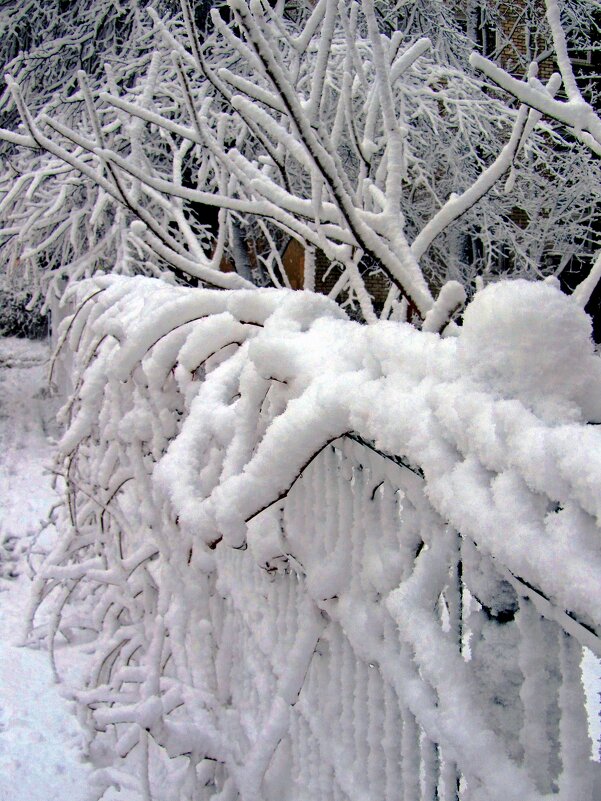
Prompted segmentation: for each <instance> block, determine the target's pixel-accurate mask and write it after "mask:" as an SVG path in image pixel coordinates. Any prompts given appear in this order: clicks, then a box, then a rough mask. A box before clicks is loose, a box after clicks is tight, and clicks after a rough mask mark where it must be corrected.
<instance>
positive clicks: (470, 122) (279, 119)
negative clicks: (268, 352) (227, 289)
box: [0, 0, 599, 322]
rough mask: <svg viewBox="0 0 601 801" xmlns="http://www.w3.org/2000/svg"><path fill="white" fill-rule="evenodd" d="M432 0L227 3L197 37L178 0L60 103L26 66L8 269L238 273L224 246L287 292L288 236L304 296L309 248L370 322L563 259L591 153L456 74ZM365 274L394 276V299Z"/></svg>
mask: <svg viewBox="0 0 601 801" xmlns="http://www.w3.org/2000/svg"><path fill="white" fill-rule="evenodd" d="M431 5H432V4H429V3H427V2H425V0H420V2H416V3H410V4H407V3H399V4H394V3H393V4H381V3H380V4H375V6H374V4H373V3H371V2H367V1H366V2H352V3H350V4H349V5H348V6H343V5H340V6H339V5H337V4H333V3H326V2H325V1H324V2H320V3H317V4H316V5H315V6H314V7H313V6H311V5H310V4H307V5H305V4H296V3H295V4H286V3H278V4H276V6H275V7H274V8H271V6H270V5H269V4H267V3H252V4H250V5H248V4H246V3H237V2H232V3H230V5H229V10H228V13H227V14H225V13H223V14H222V13H221V12H219V13H218V12H217V11H215V12H214V13H213V17H212V19H213V28H212V30H211V31H210V32H209V33H208V34H207V35H206V37H205V38H204V40H203V41H202V42H200V41H199V39H198V35H197V33H196V32H195V30H194V26H193V23H192V16H193V11H192V9H191V8H190V7H189V6H188V3H187V2H186V3H184V7H183V9H184V14H183V19H182V18H181V17H178V16H169V15H167V14H165V13H162V14H159V13H157V12H156V10H155V11H152V14H151V17H148V16H147V15H146V14H145V12H143V11H142V10H140V11H136V12H135V13H133V12H132V14H133V17H132V19H133V20H134V21H133V22H132V23H131V24H134V23H135V26H136V28H135V30H136V35H135V36H134V37H133V40H134V42H135V46H134V45H132V47H133V51H132V53H131V54H128V56H127V58H125V59H119V58H113V59H112V60H111V58H108V61H109V63H110V64H112V66H111V67H110V69H109V71H108V74H107V76H106V78H105V77H104V76H102V75H100V73H98V72H91V74H90V75H88V76H84V75H83V74H81V73H79V77H76V80H77V81H78V89H77V90H76V91H75V92H74V93H73V94H72V95H71V96H70V97H69V102H68V103H67V104H66V105H65V107H64V108H65V111H64V112H63V111H62V110H61V109H62V106H60V107H58V108H57V107H55V106H52V105H50V106H47V107H45V110H44V111H42V113H40V114H37V116H36V113H35V112H36V111H37V109H36V107H35V104H34V105H33V106H32V108H31V109H29V107H28V95H27V91H24V89H23V88H20V87H19V85H18V84H19V81H20V79H19V75H18V74H16V73H15V75H14V76H13V77H12V78H9V79H8V81H9V88H10V91H11V93H12V94H11V97H12V102H13V103H15V104H16V106H17V107H18V108H19V109H20V114H21V117H22V120H23V125H22V127H21V128H20V129H19V132H11V131H5V132H4V133H2V134H0V136H2V137H4V138H5V139H6V140H7V141H8V142H9V143H13V144H14V145H16V146H17V148H18V153H17V154H15V155H14V156H13V157H11V161H12V163H13V171H12V172H11V170H10V169H9V170H8V172H6V173H5V175H4V180H3V182H2V187H3V190H4V197H3V200H2V207H1V210H2V214H3V216H4V220H5V222H4V227H3V231H2V234H3V236H4V238H5V247H4V250H5V253H6V258H7V260H8V261H13V262H15V263H16V262H17V260H18V261H19V263H23V264H24V263H25V262H28V261H29V262H31V263H32V264H33V265H35V266H37V269H39V270H41V271H42V272H43V273H44V275H45V282H46V283H50V282H51V281H52V279H53V278H58V279H60V280H62V276H63V275H68V276H70V277H75V278H77V277H81V276H82V275H90V274H92V273H93V272H94V270H95V269H97V268H101V269H105V270H106V269H109V270H115V271H117V272H124V273H131V272H147V273H150V274H154V275H156V274H158V273H159V272H160V271H161V270H164V269H165V268H168V269H170V270H172V271H173V272H175V274H176V275H179V276H180V277H185V278H187V280H189V281H192V282H197V281H200V282H202V283H204V284H205V285H218V286H225V285H228V286H231V285H233V284H232V281H234V277H233V276H229V278H228V280H227V281H226V280H225V279H224V278H223V274H222V273H221V272H220V269H219V268H220V267H221V266H223V264H224V257H225V258H227V259H229V260H230V261H231V262H232V263H233V264H234V265H235V266H236V268H237V270H238V272H239V274H240V277H241V278H243V279H245V280H248V279H251V280H253V281H254V282H255V283H256V282H258V283H260V284H264V283H265V282H271V283H272V284H273V285H275V286H279V285H282V286H285V285H287V282H288V276H287V275H286V274H285V271H284V270H283V267H282V252H283V250H284V247H285V246H286V244H287V243H288V242H289V240H290V238H291V237H292V238H294V239H296V240H297V241H298V242H299V243H300V244H301V245H302V247H303V248H304V250H305V252H306V254H307V255H306V261H307V269H306V270H305V278H306V287H307V288H314V274H313V271H312V269H311V264H312V263H313V261H314V251H315V250H316V249H318V250H320V251H323V252H324V253H325V255H326V257H327V259H328V260H329V261H330V262H331V263H339V264H340V265H341V266H342V273H341V276H340V279H339V280H338V281H337V282H336V285H335V287H334V288H333V289H332V291H331V294H332V296H333V297H343V298H346V300H347V302H349V303H350V304H351V305H353V304H354V305H356V306H358V307H360V311H361V315H362V318H363V319H364V320H366V321H368V322H372V321H374V320H375V319H376V318H377V317H378V316H382V317H383V318H385V319H386V318H387V317H388V316H389V315H390V314H391V313H392V312H393V310H394V309H395V308H397V305H398V304H397V301H398V300H399V295H404V296H405V297H406V299H407V300H408V301H409V312H410V315H411V314H416V316H417V317H421V318H423V317H424V316H425V315H426V314H427V312H428V311H429V309H430V306H431V304H432V302H433V296H436V294H437V293H438V291H439V290H440V288H441V286H442V285H444V283H445V282H446V281H448V280H449V279H451V280H458V281H459V282H460V283H461V284H462V285H463V286H464V289H465V290H466V291H467V292H468V293H469V292H470V291H471V288H472V284H473V281H474V277H475V275H476V274H477V273H484V274H485V275H487V276H490V275H494V274H495V272H497V271H499V270H509V269H511V270H512V271H514V272H515V274H525V275H528V276H530V277H533V276H538V275H539V274H540V273H541V272H544V271H549V270H551V271H557V270H561V269H562V268H563V267H564V266H565V264H566V262H567V261H569V259H570V257H571V255H574V254H575V253H579V254H580V255H582V251H586V250H587V249H588V248H589V245H590V242H591V239H592V238H593V236H594V235H593V233H592V231H593V229H594V218H595V210H594V209H595V207H596V201H597V197H598V185H599V166H598V163H597V161H596V160H595V159H594V158H593V157H591V156H590V155H589V154H588V153H587V152H586V149H584V148H580V147H579V146H574V143H573V142H572V141H571V140H570V139H569V138H566V137H565V136H564V135H563V133H562V128H561V126H556V127H552V126H550V125H549V124H548V123H546V122H543V121H542V120H541V118H540V115H538V114H537V113H535V112H531V113H528V110H527V106H526V105H523V106H521V107H520V109H519V110H515V109H511V108H509V107H507V106H506V105H505V104H504V103H502V102H501V101H500V100H498V99H496V98H495V97H493V95H492V93H491V92H490V91H485V90H484V89H485V87H484V86H483V84H482V83H481V82H480V81H478V80H477V79H476V77H475V75H474V74H473V73H470V72H468V71H466V67H467V65H466V64H465V63H464V65H463V67H462V66H460V63H459V55H460V54H461V53H463V54H464V55H465V56H466V54H467V51H468V49H469V39H468V38H466V37H463V38H462V34H461V31H460V28H459V27H458V25H457V24H455V25H454V27H452V36H451V37H450V39H449V41H452V46H451V47H449V48H446V49H445V48H444V47H443V46H442V44H441V41H443V40H444V32H442V33H441V31H440V29H439V28H438V27H437V26H435V25H434V26H433V25H432V23H431V22H430V24H429V25H430V27H429V28H428V29H427V30H422V31H421V32H422V34H423V33H426V34H428V33H430V32H431V33H432V43H430V41H429V40H427V39H426V38H424V36H423V35H422V37H421V38H419V37H418V35H417V34H418V32H419V31H420V28H424V27H425V26H426V24H427V20H428V19H429V18H431V14H432V8H431V7H430V6H431ZM434 5H435V6H438V5H440V4H434ZM444 13H445V14H446V15H447V16H449V17H450V16H452V15H451V12H450V11H449V10H446V11H445V12H444ZM226 18H227V21H226ZM128 24H129V23H128ZM449 25H450V23H449ZM80 35H82V34H81V31H80ZM109 42H111V43H112V39H111V38H110V37H109ZM111 47H113V45H112V44H111ZM113 49H114V48H113ZM109 50H110V48H109ZM112 52H113V51H112V50H110V53H112ZM110 53H109V55H110ZM152 53H155V56H154V57H152ZM113 62H114V63H113ZM82 66H83V65H82ZM534 73H535V70H534V68H533V70H532V73H531V74H530V75H529V77H528V86H530V87H531V88H532V87H535V86H536V87H539V89H537V91H539V90H540V92H542V93H543V94H544V95H545V96H547V100H548V101H549V103H553V102H554V101H553V100H552V97H553V95H554V93H556V92H557V90H558V87H559V80H558V78H557V76H554V77H552V79H551V82H550V83H549V85H548V87H546V88H545V86H543V85H542V84H540V82H539V81H538V79H537V78H536V75H535V74H534ZM72 78H73V76H72ZM73 79H74V80H75V78H73ZM518 83H520V82H519V81H518ZM11 87H12V88H11ZM5 100H6V102H7V103H8V102H9V100H8V95H6V97H5ZM547 105H548V104H547ZM28 148H29V149H30V150H31V152H28V150H27V149H28ZM40 150H41V151H43V152H42V154H41V155H40ZM506 179H507V180H506ZM558 220H561V226H559V225H557V224H556V223H557V221H558ZM134 221H136V222H134ZM132 222H134V227H133V228H131V227H130V225H131V223H132ZM243 240H247V242H250V243H254V244H252V247H250V249H249V250H245V248H244V247H243V246H242V242H243ZM551 252H552V254H553V257H552V263H551V262H549V261H548V260H547V255H548V254H549V253H551ZM366 265H367V266H368V267H369V269H370V270H376V271H378V272H379V273H380V274H381V275H382V276H383V277H384V280H385V281H387V282H388V285H389V286H390V292H389V296H388V299H387V301H386V302H385V303H384V304H383V308H382V305H381V304H380V306H379V307H377V308H374V305H373V303H372V300H373V298H371V297H370V294H369V292H368V291H367V290H366V285H365V282H364V280H363V279H362V277H361V275H362V271H363V270H365V268H366ZM237 285H238V286H241V285H242V284H241V283H240V282H238V284H237ZM398 313H399V309H398V308H397V313H396V316H397V317H398Z"/></svg>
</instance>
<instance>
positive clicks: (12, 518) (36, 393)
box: [0, 338, 90, 801]
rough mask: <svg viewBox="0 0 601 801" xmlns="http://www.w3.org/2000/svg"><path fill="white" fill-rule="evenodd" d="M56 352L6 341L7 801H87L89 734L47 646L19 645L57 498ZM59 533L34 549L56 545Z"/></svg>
mask: <svg viewBox="0 0 601 801" xmlns="http://www.w3.org/2000/svg"><path fill="white" fill-rule="evenodd" d="M48 356H49V350H48V348H47V346H46V345H45V344H43V343H32V342H27V341H24V340H18V339H13V338H9V339H0V800H1V801H59V799H60V801H65V800H66V799H68V801H86V799H88V798H90V794H89V790H88V787H89V782H88V776H89V767H88V765H87V764H86V763H85V762H84V761H83V756H82V754H83V735H82V732H81V730H80V728H79V726H78V724H77V721H76V718H75V717H74V716H73V714H72V712H71V710H70V708H69V704H68V702H67V701H66V700H65V699H64V698H63V697H62V696H61V693H60V685H59V684H57V683H56V682H55V681H54V678H53V675H52V670H51V668H50V663H49V659H48V653H47V652H46V651H44V650H34V649H32V648H23V647H19V642H20V640H22V636H23V626H24V621H25V617H26V613H27V604H28V601H29V588H30V584H31V579H30V577H29V568H28V560H27V553H28V551H29V550H30V546H31V545H32V543H33V542H34V540H35V537H36V534H37V533H38V532H39V530H40V525H41V521H42V520H44V519H45V518H46V516H47V514H48V511H49V509H50V507H51V506H52V504H53V503H54V502H55V501H56V495H55V493H54V491H53V489H52V486H51V481H50V477H49V476H48V475H47V474H46V473H45V471H44V468H45V466H47V465H48V463H49V462H50V461H51V459H52V445H51V442H50V441H49V437H51V436H52V434H53V433H54V431H53V428H54V421H53V418H54V409H53V403H52V401H50V400H49V399H48V398H46V397H45V395H44V392H43V388H44V379H45V373H46V363H47V360H48ZM51 537H52V531H51V530H49V529H47V530H46V531H45V532H44V535H43V538H41V539H40V541H39V542H37V543H36V544H35V545H34V548H33V551H34V553H33V555H32V559H33V561H34V562H35V560H36V558H37V559H38V560H39V556H38V557H36V553H35V552H36V551H39V550H42V549H44V547H45V546H46V547H47V544H48V542H49V540H50V539H51Z"/></svg>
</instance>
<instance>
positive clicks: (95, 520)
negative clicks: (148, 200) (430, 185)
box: [31, 276, 601, 801]
mask: <svg viewBox="0 0 601 801" xmlns="http://www.w3.org/2000/svg"><path fill="white" fill-rule="evenodd" d="M70 299H71V301H72V302H73V304H74V306H73V308H74V309H75V312H74V314H73V315H72V316H71V317H70V318H68V319H67V320H66V321H65V323H64V326H63V334H62V348H63V350H64V351H65V352H69V353H71V354H73V355H72V356H70V358H74V359H75V366H76V376H75V389H74V393H73V395H72V397H71V398H70V400H69V402H68V403H67V404H66V406H65V409H64V411H63V415H64V421H65V423H66V424H67V430H66V433H65V435H64V437H63V439H62V442H61V456H60V460H59V468H60V472H61V473H62V474H63V476H64V481H65V486H66V505H65V510H64V516H63V531H64V534H63V538H62V540H61V543H60V544H59V546H58V547H57V549H56V550H55V552H54V553H53V554H51V555H50V557H49V559H48V560H47V561H46V564H45V565H44V567H43V569H42V571H41V572H40V575H39V578H38V584H37V596H36V598H35V599H34V604H33V607H32V629H31V637H32V638H34V639H35V638H36V637H46V638H47V639H48V641H49V643H50V646H51V654H52V656H53V659H54V660H55V661H57V660H58V657H57V653H56V650H55V648H54V643H55V642H56V641H57V637H59V636H61V635H64V636H67V637H69V638H71V639H73V638H74V637H77V636H81V637H84V636H85V639H86V640H89V641H91V642H92V643H93V645H88V647H89V648H90V649H91V653H92V656H93V659H92V664H91V665H90V670H89V674H88V677H87V683H86V686H85V687H81V688H75V689H74V695H75V698H76V699H77V700H78V701H79V703H80V709H81V710H82V712H81V714H82V718H84V719H86V720H87V723H88V725H89V731H90V753H91V756H92V758H93V759H94V761H95V762H96V764H97V765H98V770H97V771H96V779H97V782H98V786H99V794H101V793H104V792H105V791H106V792H108V793H115V792H117V793H118V791H119V788H121V792H124V793H125V794H126V796H119V797H127V798H133V797H135V796H134V795H133V794H134V793H135V792H139V793H140V795H141V797H143V798H146V799H148V798H151V797H152V798H153V799H156V800H157V801H158V799H162V798H163V797H164V798H167V797H169V798H173V797H174V793H175V797H178V798H181V799H185V798H190V799H196V798H205V797H206V798H208V797H213V796H218V797H219V798H221V799H226V798H227V799H229V798H232V799H233V798H236V797H237V794H238V795H239V796H240V797H241V798H244V799H260V798H266V799H269V801H271V799H309V798H310V799H316V798H320V799H328V798H333V799H353V801H354V799H367V798H370V799H371V798H374V799H375V798H386V799H392V798H396V797H399V793H400V794H401V797H403V798H405V799H406V801H415V799H424V801H433V799H434V798H435V797H439V798H443V799H455V798H459V797H460V798H461V799H468V800H469V801H472V800H473V801H496V800H497V799H498V800H499V801H501V799H503V801H507V800H508V799H515V801H526V800H527V799H528V800H529V799H532V801H534V799H540V798H543V797H553V798H562V799H564V801H568V800H569V801H573V799H575V798H578V799H582V801H587V799H592V798H593V795H592V794H593V789H592V788H593V783H594V780H595V776H594V771H593V768H594V763H592V762H591V761H590V754H591V743H590V741H589V737H588V729H587V721H586V712H585V707H584V700H583V690H582V686H581V679H580V661H581V656H582V646H583V645H585V646H587V647H588V648H590V649H591V650H593V651H594V652H595V653H597V654H598V655H601V647H600V641H599V636H598V635H599V631H600V630H601V539H600V537H599V534H600V531H599V517H600V514H601V502H600V500H599V493H598V487H599V480H600V478H601V462H600V461H599V454H600V453H601V447H600V446H601V431H600V430H599V428H598V427H597V425H595V424H597V423H599V422H601V363H600V361H599V357H598V356H597V355H596V354H595V352H594V349H593V345H592V342H591V340H590V321H589V319H588V317H587V316H586V315H585V314H584V312H583V311H582V309H581V308H579V307H578V305H577V303H576V302H575V301H574V300H573V299H571V298H568V297H566V296H564V295H562V294H561V293H560V292H559V291H558V290H557V289H556V288H555V287H554V286H553V285H550V284H544V283H541V284H532V283H527V282H524V281H516V282H512V283H507V282H502V283H499V284H496V285H493V286H490V287H488V288H486V289H485V290H482V291H481V292H479V293H478V294H477V295H476V297H475V299H474V300H473V301H472V303H471V305H470V306H469V307H468V309H467V311H466V313H465V317H464V325H463V327H462V329H461V330H460V333H459V336H458V337H454V338H446V339H443V338H441V337H440V336H439V335H437V334H430V333H425V332H419V331H416V330H415V329H414V328H412V327H411V326H409V325H407V324H402V323H393V322H380V323H377V324H374V325H372V326H361V325H359V324H357V323H354V322H351V321H349V320H348V319H346V317H345V314H344V312H342V311H341V310H340V309H339V308H338V307H337V306H335V305H334V304H333V303H332V302H330V301H328V300H327V299H325V298H323V297H321V296H316V295H314V294H310V293H303V292H291V291H286V290H249V291H245V290H237V291H208V290H194V289H183V288H181V287H176V286H171V285H168V284H165V283H164V282H160V281H156V280H153V279H146V278H134V279H131V278H120V277H114V276H113V277H106V276H102V277H98V278H95V279H92V280H89V281H86V282H83V283H82V284H80V285H79V286H77V287H75V288H74V289H73V290H71V295H70ZM457 532H460V533H457ZM78 632H79V634H78ZM57 667H58V668H59V669H60V664H59V665H57ZM436 793H438V796H436ZM106 797H107V798H108V797H109V796H108V795H107V796H106Z"/></svg>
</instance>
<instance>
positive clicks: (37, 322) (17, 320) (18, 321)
mask: <svg viewBox="0 0 601 801" xmlns="http://www.w3.org/2000/svg"><path fill="white" fill-rule="evenodd" d="M42 307H43V302H42V299H41V298H38V300H37V301H35V300H34V299H33V298H32V297H31V295H30V294H29V293H28V291H27V290H24V289H21V290H19V289H17V288H16V287H15V286H14V285H13V284H12V283H11V282H9V281H6V280H0V336H5V337H27V338H28V339H39V338H41V337H44V336H46V335H47V334H48V318H47V317H46V316H45V315H44V314H43V312H42Z"/></svg>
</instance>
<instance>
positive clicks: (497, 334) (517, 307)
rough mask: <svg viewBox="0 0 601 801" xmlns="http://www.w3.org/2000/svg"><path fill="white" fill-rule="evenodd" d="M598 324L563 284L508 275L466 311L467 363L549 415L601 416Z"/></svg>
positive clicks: (463, 353)
mask: <svg viewBox="0 0 601 801" xmlns="http://www.w3.org/2000/svg"><path fill="white" fill-rule="evenodd" d="M591 331H592V324H591V319H590V317H589V316H588V315H587V314H586V313H585V312H584V311H583V310H582V308H581V307H580V306H579V304H578V303H576V301H574V299H573V298H571V297H568V296H567V295H564V294H563V293H562V292H560V291H559V289H557V288H556V287H554V286H552V285H550V284H548V283H545V282H537V283H535V282H531V281H525V280H523V279H522V280H516V281H500V282H499V283H495V284H490V285H489V286H487V287H486V288H485V289H483V290H481V291H480V292H477V293H476V294H475V296H474V298H473V300H472V302H471V303H470V304H469V306H468V307H467V309H466V310H465V313H464V316H463V328H462V330H461V336H460V338H459V342H460V344H459V359H460V364H461V365H462V367H463V368H464V369H465V370H466V373H467V374H468V375H469V376H471V377H472V378H473V379H475V380H476V381H478V382H479V383H481V384H482V385H484V386H486V387H488V388H490V389H491V390H492V391H493V392H494V393H496V394H497V395H500V396H501V397H506V398H507V397H515V398H519V399H520V400H521V401H522V402H523V403H524V404H525V405H526V406H529V407H530V408H532V409H533V410H534V411H535V412H536V413H537V414H539V415H540V416H541V417H543V418H544V419H547V420H550V421H551V420H563V421H567V420H575V421H589V422H601V359H600V358H599V357H598V356H597V355H596V354H595V352H594V344H593V341H592V338H591Z"/></svg>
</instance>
